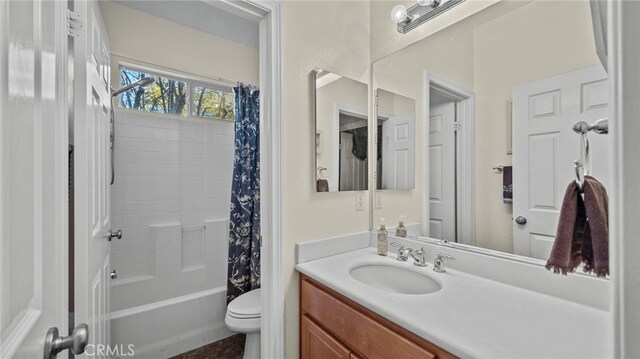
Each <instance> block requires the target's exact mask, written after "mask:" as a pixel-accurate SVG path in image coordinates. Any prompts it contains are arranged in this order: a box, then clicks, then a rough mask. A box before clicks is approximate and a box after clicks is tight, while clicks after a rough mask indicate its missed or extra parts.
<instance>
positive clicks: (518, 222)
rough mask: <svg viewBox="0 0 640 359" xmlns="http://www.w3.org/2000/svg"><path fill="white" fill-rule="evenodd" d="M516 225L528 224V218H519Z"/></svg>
mask: <svg viewBox="0 0 640 359" xmlns="http://www.w3.org/2000/svg"><path fill="white" fill-rule="evenodd" d="M516 223H517V224H519V225H521V226H522V225H525V224H527V217H523V216H518V218H516Z"/></svg>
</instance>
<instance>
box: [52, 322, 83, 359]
mask: <svg viewBox="0 0 640 359" xmlns="http://www.w3.org/2000/svg"><path fill="white" fill-rule="evenodd" d="M87 344H89V326H88V325H86V324H80V325H78V326H76V327H75V328H74V329H73V333H71V335H70V336H68V337H61V336H59V335H58V328H56V327H52V328H49V330H48V331H47V336H46V337H45V338H44V353H43V359H55V358H56V356H57V355H58V353H60V352H61V351H63V350H67V349H71V352H72V353H73V354H76V355H80V354H82V353H84V348H86V346H87Z"/></svg>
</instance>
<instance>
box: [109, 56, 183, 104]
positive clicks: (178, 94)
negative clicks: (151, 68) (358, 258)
mask: <svg viewBox="0 0 640 359" xmlns="http://www.w3.org/2000/svg"><path fill="white" fill-rule="evenodd" d="M145 77H153V78H154V79H155V80H156V81H155V82H154V83H153V84H151V85H149V86H145V87H135V88H133V89H131V90H129V91H126V92H124V93H122V95H121V97H120V106H121V107H122V108H128V109H132V110H141V111H148V112H155V113H165V114H170V115H178V116H187V114H188V113H189V111H188V108H187V107H188V101H187V99H188V88H189V87H188V85H187V83H186V82H185V81H181V80H178V79H175V78H170V77H165V76H157V75H155V74H150V73H146V72H142V71H138V70H134V69H130V68H128V67H125V66H121V67H120V82H121V84H122V86H126V85H128V84H131V83H134V82H136V81H138V80H140V79H142V78H145Z"/></svg>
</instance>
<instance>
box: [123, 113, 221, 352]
mask: <svg viewBox="0 0 640 359" xmlns="http://www.w3.org/2000/svg"><path fill="white" fill-rule="evenodd" d="M115 149H116V151H115V165H116V169H115V170H116V182H115V184H114V186H113V190H112V218H113V221H112V226H113V228H115V229H120V228H121V229H122V231H123V238H122V240H120V241H114V242H112V243H113V244H112V263H111V264H112V268H113V269H115V270H116V271H117V273H118V279H117V280H114V281H112V287H111V310H112V316H113V323H112V328H113V330H112V341H113V343H114V344H121V343H126V344H129V343H132V344H134V345H136V347H137V348H140V350H141V352H139V351H138V350H137V351H136V353H137V354H138V353H146V354H145V356H141V357H165V356H170V355H173V354H177V353H180V352H184V351H187V350H190V349H193V348H196V347H199V346H202V345H205V344H207V343H210V342H212V341H215V340H218V339H222V338H224V337H226V336H228V335H230V334H231V333H230V332H229V331H227V330H226V326H225V325H224V314H225V312H226V278H227V256H228V239H227V237H228V233H227V231H228V213H229V200H230V195H231V177H232V164H233V123H232V122H223V121H213V120H212V121H198V120H188V119H183V118H167V117H166V116H158V115H156V114H149V113H144V112H135V111H122V110H121V111H116V142H115ZM134 323H135V324H134ZM129 327H131V328H136V329H135V330H134V329H131V330H128V329H126V328H129ZM169 347H172V348H179V351H175V352H174V351H173V349H170V348H169Z"/></svg>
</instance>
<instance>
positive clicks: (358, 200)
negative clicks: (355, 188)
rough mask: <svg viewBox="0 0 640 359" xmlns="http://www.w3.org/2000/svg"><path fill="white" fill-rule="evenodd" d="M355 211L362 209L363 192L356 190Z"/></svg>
mask: <svg viewBox="0 0 640 359" xmlns="http://www.w3.org/2000/svg"><path fill="white" fill-rule="evenodd" d="M356 211H364V192H356Z"/></svg>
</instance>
